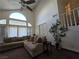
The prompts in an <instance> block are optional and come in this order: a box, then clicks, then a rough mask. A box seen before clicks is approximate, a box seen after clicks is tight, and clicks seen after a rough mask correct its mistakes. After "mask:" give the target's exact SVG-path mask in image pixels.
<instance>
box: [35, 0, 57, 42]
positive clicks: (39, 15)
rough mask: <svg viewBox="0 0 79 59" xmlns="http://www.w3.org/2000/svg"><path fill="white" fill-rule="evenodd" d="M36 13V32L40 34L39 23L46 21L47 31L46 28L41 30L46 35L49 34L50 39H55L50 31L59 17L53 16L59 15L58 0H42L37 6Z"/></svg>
mask: <svg viewBox="0 0 79 59" xmlns="http://www.w3.org/2000/svg"><path fill="white" fill-rule="evenodd" d="M34 13H35V17H36V18H35V19H36V34H38V33H37V31H38V25H40V24H44V23H45V24H46V28H45V32H46V33H45V32H44V30H43V31H41V32H44V33H45V34H44V35H46V36H47V38H48V40H49V41H52V42H53V40H54V39H53V37H52V35H51V34H50V33H49V28H50V27H51V25H52V23H55V22H56V19H57V17H53V16H54V15H56V14H57V16H58V6H57V0H42V1H41V2H40V3H39V5H38V6H37V8H36V10H35V12H34Z"/></svg>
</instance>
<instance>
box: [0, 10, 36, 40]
mask: <svg viewBox="0 0 79 59" xmlns="http://www.w3.org/2000/svg"><path fill="white" fill-rule="evenodd" d="M14 12H19V13H22V14H23V15H24V16H25V17H26V19H27V21H28V22H29V23H31V24H32V33H35V21H34V17H33V12H31V11H29V10H27V9H26V10H23V11H21V10H12V11H11V10H1V11H0V19H2V18H4V19H9V16H10V14H11V13H14ZM1 37H2V36H1ZM1 37H0V38H1ZM1 39H2V38H1Z"/></svg>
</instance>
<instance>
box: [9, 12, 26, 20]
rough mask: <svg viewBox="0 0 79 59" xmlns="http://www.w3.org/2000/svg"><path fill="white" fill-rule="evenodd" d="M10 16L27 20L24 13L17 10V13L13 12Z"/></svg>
mask: <svg viewBox="0 0 79 59" xmlns="http://www.w3.org/2000/svg"><path fill="white" fill-rule="evenodd" d="M10 18H13V19H19V20H25V21H26V20H27V19H26V18H25V16H24V15H23V14H21V13H17V12H16V13H12V14H11V15H10Z"/></svg>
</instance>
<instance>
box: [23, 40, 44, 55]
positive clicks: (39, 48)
mask: <svg viewBox="0 0 79 59" xmlns="http://www.w3.org/2000/svg"><path fill="white" fill-rule="evenodd" d="M24 47H25V49H26V50H27V51H28V52H29V53H30V55H31V56H32V57H35V56H37V55H39V54H41V53H42V52H43V43H42V42H40V43H39V42H35V43H34V42H32V41H28V40H26V41H24Z"/></svg>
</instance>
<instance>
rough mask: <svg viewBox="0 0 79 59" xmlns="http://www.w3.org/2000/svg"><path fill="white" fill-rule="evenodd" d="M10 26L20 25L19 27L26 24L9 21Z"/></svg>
mask: <svg viewBox="0 0 79 59" xmlns="http://www.w3.org/2000/svg"><path fill="white" fill-rule="evenodd" d="M9 24H10V25H20V26H26V22H22V21H17V20H9Z"/></svg>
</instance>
